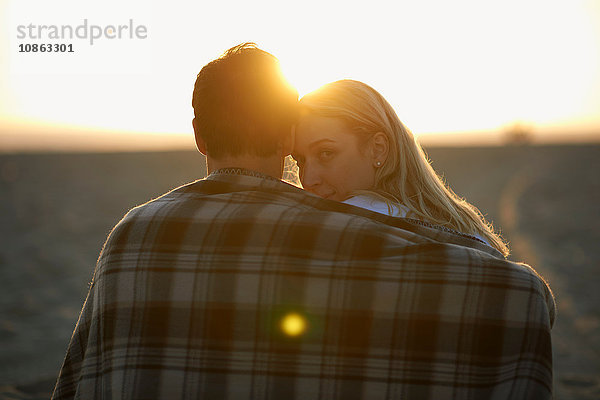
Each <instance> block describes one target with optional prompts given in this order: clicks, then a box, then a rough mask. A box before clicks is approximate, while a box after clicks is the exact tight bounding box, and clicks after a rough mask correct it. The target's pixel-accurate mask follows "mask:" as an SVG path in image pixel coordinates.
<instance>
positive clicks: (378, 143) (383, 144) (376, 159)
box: [371, 132, 390, 167]
mask: <svg viewBox="0 0 600 400" xmlns="http://www.w3.org/2000/svg"><path fill="white" fill-rule="evenodd" d="M389 151H390V142H389V140H388V138H387V136H386V135H385V133H383V132H377V133H375V134H374V135H373V136H372V137H371V157H372V158H373V166H375V167H381V166H382V165H383V163H384V162H385V160H387V157H388V154H389Z"/></svg>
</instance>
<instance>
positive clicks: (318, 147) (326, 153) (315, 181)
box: [292, 115, 375, 201]
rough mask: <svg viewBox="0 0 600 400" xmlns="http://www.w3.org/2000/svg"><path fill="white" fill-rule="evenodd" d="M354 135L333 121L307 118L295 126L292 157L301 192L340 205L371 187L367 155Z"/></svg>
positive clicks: (372, 178)
mask: <svg viewBox="0 0 600 400" xmlns="http://www.w3.org/2000/svg"><path fill="white" fill-rule="evenodd" d="M360 146H361V143H360V142H359V138H358V136H357V135H356V134H354V133H352V132H351V131H350V129H349V128H348V127H347V126H346V125H345V124H344V122H343V121H342V120H339V119H336V118H327V117H320V116H315V115H307V116H304V117H302V118H301V119H300V121H299V123H298V125H296V142H295V145H294V152H293V153H292V157H294V159H295V160H296V162H297V163H298V167H299V169H300V182H302V186H303V187H304V189H305V190H308V191H309V192H311V193H314V194H316V195H318V196H321V197H323V198H325V199H331V200H337V201H343V200H346V199H347V198H349V197H351V194H350V193H351V192H352V191H354V190H361V189H362V190H366V189H370V188H372V187H373V186H374V184H375V165H374V160H373V158H372V157H369V154H370V151H368V149H367V148H362V149H361V148H360Z"/></svg>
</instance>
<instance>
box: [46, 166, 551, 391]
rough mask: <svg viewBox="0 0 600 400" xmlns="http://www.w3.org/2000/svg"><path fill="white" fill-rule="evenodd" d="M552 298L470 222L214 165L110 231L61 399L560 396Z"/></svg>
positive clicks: (61, 382) (61, 381) (64, 373)
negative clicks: (465, 229) (429, 221)
mask: <svg viewBox="0 0 600 400" xmlns="http://www.w3.org/2000/svg"><path fill="white" fill-rule="evenodd" d="M554 307H555V306H554V300H553V297H552V294H551V292H550V289H549V287H548V286H547V285H546V284H545V282H544V281H543V279H541V277H540V276H539V275H538V274H537V273H536V272H535V271H534V270H533V269H532V268H531V267H529V266H527V265H524V264H517V263H513V262H509V261H507V260H505V259H503V258H502V256H501V255H500V254H499V253H498V252H497V251H495V250H494V249H492V248H490V247H488V246H486V245H484V244H482V243H481V242H479V241H477V240H474V239H472V238H470V237H467V236H465V235H459V234H456V233H453V232H448V231H446V230H442V229H436V228H435V227H430V226H427V225H426V224H417V223H414V222H413V221H410V220H407V219H403V218H393V217H388V216H385V215H382V214H378V213H374V212H371V211H368V210H364V209H360V208H357V207H354V206H351V205H347V204H342V203H337V202H333V201H329V200H324V199H320V198H317V197H315V196H311V195H308V194H306V193H305V192H304V191H302V190H300V189H298V188H296V187H293V186H291V185H287V184H285V183H283V182H280V181H276V180H274V179H264V178H261V177H257V176H245V175H233V174H224V173H220V174H213V175H210V176H209V177H207V178H206V179H203V180H200V181H196V182H194V183H190V184H188V185H185V186H182V187H180V188H177V189H175V190H173V191H171V192H169V193H167V194H165V195H163V196H162V197H160V198H157V199H155V200H153V201H151V202H149V203H146V204H144V205H142V206H139V207H136V208H134V209H132V210H131V211H130V212H129V213H128V214H127V215H126V216H125V217H124V218H123V219H122V220H121V221H120V222H119V223H118V224H117V226H116V227H115V228H114V229H113V231H112V232H111V234H110V235H109V237H108V239H107V241H106V243H105V245H104V248H103V250H102V252H101V255H100V257H99V260H98V264H97V267H96V270H95V273H94V278H93V281H92V284H91V287H90V291H89V294H88V296H87V299H86V301H85V304H84V305H83V310H82V312H81V315H80V317H79V320H78V322H77V325H76V327H75V331H74V333H73V336H72V338H71V341H70V343H69V346H68V350H67V354H66V358H65V360H64V364H63V366H62V369H61V371H60V375H59V377H58V381H57V384H56V387H55V390H54V394H53V397H52V398H53V399H68V398H78V399H79V398H80V399H99V398H102V399H120V398H124V399H149V398H163V399H175V398H186V399H188V398H189V399H192V398H193V399H199V398H206V399H291V400H293V399H302V400H306V399H373V400H375V399H446V398H453V399H483V398H485V399H544V398H551V396H552V352H551V340H550V339H551V338H550V328H551V326H552V323H553V319H554Z"/></svg>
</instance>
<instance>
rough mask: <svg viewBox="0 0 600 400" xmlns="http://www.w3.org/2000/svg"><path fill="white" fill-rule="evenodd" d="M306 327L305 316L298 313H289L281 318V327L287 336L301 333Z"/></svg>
mask: <svg viewBox="0 0 600 400" xmlns="http://www.w3.org/2000/svg"><path fill="white" fill-rule="evenodd" d="M306 327H307V323H306V318H304V317H303V316H302V315H300V314H298V313H289V314H287V315H285V316H284V317H283V318H282V319H281V329H282V330H283V332H284V333H285V334H286V335H288V336H298V335H301V334H302V333H304V332H305V331H306Z"/></svg>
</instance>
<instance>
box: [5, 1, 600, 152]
mask: <svg viewBox="0 0 600 400" xmlns="http://www.w3.org/2000/svg"><path fill="white" fill-rule="evenodd" d="M0 18H1V20H0V21H1V22H2V24H1V26H2V31H1V32H2V36H1V38H0V58H1V59H2V62H1V63H0V150H1V147H2V145H3V143H2V140H3V139H4V141H5V142H6V141H7V140H8V139H9V138H10V140H12V141H14V140H15V137H16V136H15V135H20V136H19V137H22V138H25V137H26V136H27V135H28V134H31V132H34V131H35V132H36V133H37V134H38V135H41V136H43V135H45V134H47V135H48V136H51V135H52V134H53V132H57V131H61V130H64V131H69V132H72V133H71V135H72V136H71V137H72V140H73V141H77V140H83V137H84V136H85V134H83V133H82V132H87V134H88V135H89V134H91V133H94V132H106V131H113V132H115V133H113V134H114V135H123V134H125V133H149V134H153V135H156V134H161V133H174V134H177V133H179V134H184V135H191V132H192V130H191V119H192V116H193V114H192V108H191V94H192V88H193V83H194V80H195V77H196V74H197V73H198V71H199V70H200V69H201V68H202V66H203V65H204V64H206V63H207V62H209V61H210V60H211V59H214V58H215V57H217V56H219V54H220V53H222V52H223V51H224V50H226V49H227V48H229V47H231V46H233V45H235V44H239V43H241V42H245V41H253V42H256V43H257V44H258V45H259V46H260V47H261V48H263V49H265V50H267V51H270V52H272V53H273V54H274V55H276V56H277V57H278V58H279V59H280V61H281V64H282V67H283V70H284V73H285V74H286V75H287V76H288V79H289V80H290V82H291V83H292V84H293V85H295V86H296V87H297V88H298V90H299V92H300V94H301V95H302V94H304V93H306V92H308V91H310V90H313V89H316V88H317V87H319V86H320V85H322V84H324V83H327V82H329V81H333V80H337V79H342V78H352V79H357V80H361V81H364V82H366V83H368V84H369V85H371V86H373V87H374V88H375V89H377V90H378V91H380V92H381V93H382V94H383V95H384V96H385V97H386V98H387V99H388V101H389V102H390V103H391V104H392V105H393V106H394V107H395V109H396V111H397V113H398V115H399V116H400V118H401V119H402V120H403V122H404V123H405V124H406V125H407V126H408V127H409V128H410V129H411V130H412V131H413V132H414V133H415V134H417V135H422V136H423V137H425V136H427V134H433V133H440V134H441V133H443V134H445V135H446V137H447V138H450V137H451V136H449V135H451V134H452V133H458V132H489V134H490V135H491V134H492V133H493V132H498V131H503V130H506V129H507V128H509V127H511V126H513V125H514V124H516V123H519V124H520V125H522V126H525V127H527V128H530V129H532V130H533V131H535V132H537V133H539V134H540V135H542V136H544V135H546V136H547V137H550V136H552V135H557V134H559V133H562V134H569V133H573V134H574V133H576V132H588V133H590V132H597V133H598V137H599V138H600V1H595V0H588V1H583V0H569V1H548V0H546V1H527V0H519V1H506V0H505V1H495V2H487V1H480V0H479V1H466V0H458V1H452V2H449V1H410V2H409V1H406V2H403V1H397V2H396V1H394V2H392V1H388V2H383V1H376V0H375V1H369V2H364V1H361V2H353V1H343V2H342V1H339V2H338V1H322V0H321V1H312V0H309V1H301V2H300V1H299V2H294V3H290V2H279V1H253V2H247V1H239V2H231V1H223V2H199V1H180V0H174V1H170V2H164V1H161V2H158V1H114V0H110V1H108V0H102V1H81V0H77V1H75V0H69V1H65V0H53V1H52V2H49V1H42V0H35V1H34V0H0ZM85 20H87V25H88V28H89V27H90V26H91V25H95V26H98V27H99V29H105V28H108V27H110V26H115V28H118V26H119V25H128V26H131V27H133V28H136V27H139V26H142V27H143V29H145V32H146V37H145V38H140V37H135V35H134V37H132V36H131V35H130V32H129V29H130V28H129V27H128V28H125V30H124V33H123V32H121V33H122V37H121V38H118V37H117V38H114V39H109V38H106V37H101V38H98V39H95V41H94V42H93V44H90V36H91V33H90V31H89V30H88V31H87V32H86V33H87V37H86V38H78V37H74V38H68V37H66V38H65V37H63V38H56V37H54V38H49V37H45V38H42V39H39V38H37V36H35V35H34V38H32V37H26V38H19V32H23V28H21V31H19V26H22V27H27V26H29V25H30V24H32V25H34V28H33V31H32V32H33V33H34V34H37V33H38V32H36V27H39V26H46V27H50V26H57V27H59V28H60V27H61V26H64V25H69V26H71V27H72V28H73V29H75V28H77V27H78V26H81V25H83V24H84V21H85ZM88 28H86V29H88ZM44 29H45V31H43V32H42V33H44V32H45V34H46V36H48V34H49V29H50V28H44ZM108 29H110V28H108ZM143 29H142V31H143ZM25 30H27V28H25ZM82 32H83V31H82ZM110 32H113V31H110ZM27 33H29V32H27ZM34 43H37V44H43V43H49V44H71V45H72V46H73V50H74V52H73V53H41V52H38V53H19V45H24V44H34ZM45 132H47V133H45ZM150 136H151V135H150ZM115 137H117V136H115ZM140 138H141V137H140Z"/></svg>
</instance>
